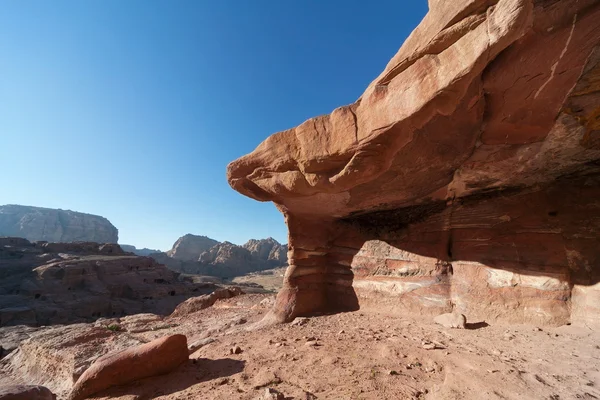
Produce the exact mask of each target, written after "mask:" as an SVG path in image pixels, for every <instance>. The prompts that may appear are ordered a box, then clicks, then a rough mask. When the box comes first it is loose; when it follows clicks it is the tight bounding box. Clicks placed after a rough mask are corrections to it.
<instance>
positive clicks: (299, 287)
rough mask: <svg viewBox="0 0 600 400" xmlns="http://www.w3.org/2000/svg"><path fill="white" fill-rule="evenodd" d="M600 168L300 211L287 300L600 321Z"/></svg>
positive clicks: (283, 309)
mask: <svg viewBox="0 0 600 400" xmlns="http://www.w3.org/2000/svg"><path fill="white" fill-rule="evenodd" d="M599 198H600V186H599V185H598V179H597V178H583V179H578V180H576V181H568V180H566V181H564V182H562V183H560V184H558V185H555V186H552V187H550V188H546V189H528V190H522V189H511V190H505V191H498V192H493V193H489V194H487V195H478V196H471V197H467V198H463V199H460V200H456V201H455V202H454V203H452V204H444V203H437V204H434V205H426V206H412V207H408V208H404V209H397V210H391V211H384V212H375V213H367V214H359V215H354V216H350V217H347V218H344V219H340V220H318V221H310V220H302V219H298V218H297V217H288V225H289V227H290V239H291V240H290V244H291V251H290V259H291V266H290V269H289V270H288V273H287V277H286V280H287V287H286V288H285V289H284V290H283V292H282V293H281V294H280V296H279V301H278V308H276V310H277V312H278V313H279V314H280V315H284V316H285V318H284V319H289V318H291V317H293V316H296V315H306V314H310V313H311V312H314V311H333V310H340V309H341V310H352V309H358V308H359V307H360V308H362V309H372V310H375V311H380V312H386V313H419V314H422V315H423V314H425V315H435V314H438V313H442V312H447V311H450V310H452V309H457V310H459V311H461V312H463V313H465V314H466V315H467V316H468V317H469V319H471V320H473V319H475V320H488V321H493V320H503V321H507V322H515V323H521V322H530V323H536V324H552V325H558V324H564V323H567V322H582V321H592V322H594V321H596V320H597V319H598V317H597V315H599V313H598V308H599V306H598V305H597V304H599V303H598V301H597V300H598V299H599V298H600V290H599V289H598V288H599V286H598V285H597V283H598V282H599V281H600V265H598V264H599V262H600V250H599V249H600V240H599V237H600V236H599V234H598V233H599V232H600V202H598V201H597V199H599Z"/></svg>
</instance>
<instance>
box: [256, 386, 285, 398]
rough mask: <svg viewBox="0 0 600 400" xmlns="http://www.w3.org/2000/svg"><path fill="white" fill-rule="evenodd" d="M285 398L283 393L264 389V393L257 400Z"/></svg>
mask: <svg viewBox="0 0 600 400" xmlns="http://www.w3.org/2000/svg"><path fill="white" fill-rule="evenodd" d="M284 399H285V396H284V395H283V393H281V392H279V391H277V390H275V389H273V388H265V392H264V393H263V395H262V396H260V397H259V398H258V399H257V400H284Z"/></svg>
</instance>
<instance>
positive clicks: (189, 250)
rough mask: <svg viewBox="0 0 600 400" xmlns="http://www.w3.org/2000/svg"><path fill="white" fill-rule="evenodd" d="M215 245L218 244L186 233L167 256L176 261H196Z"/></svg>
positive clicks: (207, 238)
mask: <svg viewBox="0 0 600 400" xmlns="http://www.w3.org/2000/svg"><path fill="white" fill-rule="evenodd" d="M216 244H219V242H218V241H216V240H214V239H211V238H209V237H206V236H197V235H192V234H191V233H188V234H187V235H185V236H182V237H180V238H179V239H177V241H176V242H175V244H173V248H171V250H169V251H167V255H168V256H169V257H171V258H174V259H176V260H182V261H198V258H199V257H200V254H202V253H203V252H205V251H206V250H208V249H210V248H211V247H213V246H214V245H216Z"/></svg>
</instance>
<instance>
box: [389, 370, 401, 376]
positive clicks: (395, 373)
mask: <svg viewBox="0 0 600 400" xmlns="http://www.w3.org/2000/svg"><path fill="white" fill-rule="evenodd" d="M388 375H400V374H399V373H398V371H394V370H393V369H391V370H389V371H388Z"/></svg>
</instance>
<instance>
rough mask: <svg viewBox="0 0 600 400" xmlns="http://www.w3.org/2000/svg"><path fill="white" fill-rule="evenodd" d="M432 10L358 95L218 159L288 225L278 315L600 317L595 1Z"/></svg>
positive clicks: (460, 4) (509, 1)
mask: <svg viewBox="0 0 600 400" xmlns="http://www.w3.org/2000/svg"><path fill="white" fill-rule="evenodd" d="M429 7H430V10H429V12H428V14H427V15H426V16H425V18H424V19H423V21H422V22H421V23H420V24H419V26H418V27H417V28H416V29H415V30H414V31H413V32H412V34H411V35H410V36H409V37H408V38H407V39H406V41H405V42H404V44H403V45H402V47H401V48H400V49H399V51H398V52H397V54H396V55H394V56H393V57H392V59H391V60H390V62H389V63H388V65H387V66H386V67H385V69H384V70H383V71H382V72H381V74H380V75H379V76H378V77H377V78H376V79H375V80H374V81H373V82H371V84H370V85H369V86H368V87H367V89H366V90H365V92H364V93H363V94H362V95H361V96H360V98H359V99H358V100H356V101H355V102H353V103H351V104H349V105H347V106H343V107H339V108H337V109H335V110H333V111H332V112H331V114H329V115H322V116H319V117H315V118H311V119H310V120H308V121H306V122H304V123H302V124H301V125H299V126H297V127H295V128H292V129H288V130H285V131H283V132H279V133H276V134H274V135H272V136H270V137H269V138H267V139H266V140H265V141H264V142H263V143H261V144H260V145H258V147H257V148H256V149H255V150H254V151H253V152H252V153H250V154H248V155H246V156H244V157H242V158H240V159H238V160H235V161H233V162H232V163H231V164H230V165H229V166H228V168H227V174H228V180H229V183H230V185H231V186H232V187H233V188H234V189H235V190H237V191H239V192H241V193H242V194H245V195H246V196H249V197H251V198H253V199H256V200H259V201H273V202H274V203H276V205H277V208H278V209H279V210H281V211H282V212H283V213H284V215H285V220H286V223H287V225H288V229H289V237H290V242H291V243H292V246H291V253H290V258H291V262H290V264H291V265H290V267H289V269H288V272H287V274H286V280H285V286H284V288H283V290H282V291H280V294H279V298H278V301H277V303H276V307H275V308H274V310H273V314H271V316H270V318H273V319H274V321H285V320H290V319H293V318H294V317H295V316H298V315H306V314H308V313H311V312H327V311H333V310H356V309H358V308H360V309H361V310H363V309H366V308H367V307H374V308H376V309H378V310H382V309H383V308H386V309H388V310H389V311H390V312H391V313H397V314H398V315H403V314H404V313H408V312H413V313H419V314H423V313H426V314H436V313H441V312H447V311H450V310H453V309H454V310H458V311H460V312H462V313H465V314H469V315H472V316H476V317H477V318H482V319H484V318H485V319H490V320H506V321H510V322H521V323H523V322H524V323H537V324H554V325H560V324H566V323H569V322H572V321H578V320H579V321H584V322H586V323H588V324H596V325H598V324H600V306H599V305H600V263H599V262H598V260H599V259H600V208H599V207H598V202H597V200H596V199H598V197H599V196H600V124H599V116H600V109H599V108H598V104H600V86H599V85H598V77H599V76H600V46H599V45H600V29H598V18H600V3H599V2H598V1H596V0H580V1H574V0H563V1H551V0H540V1H531V0H500V1H472V0H468V1H467V0H456V1H439V0H435V1H433V0H430V1H429ZM341 68H343V62H342V63H341ZM315 95H318V93H316V94H315Z"/></svg>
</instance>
